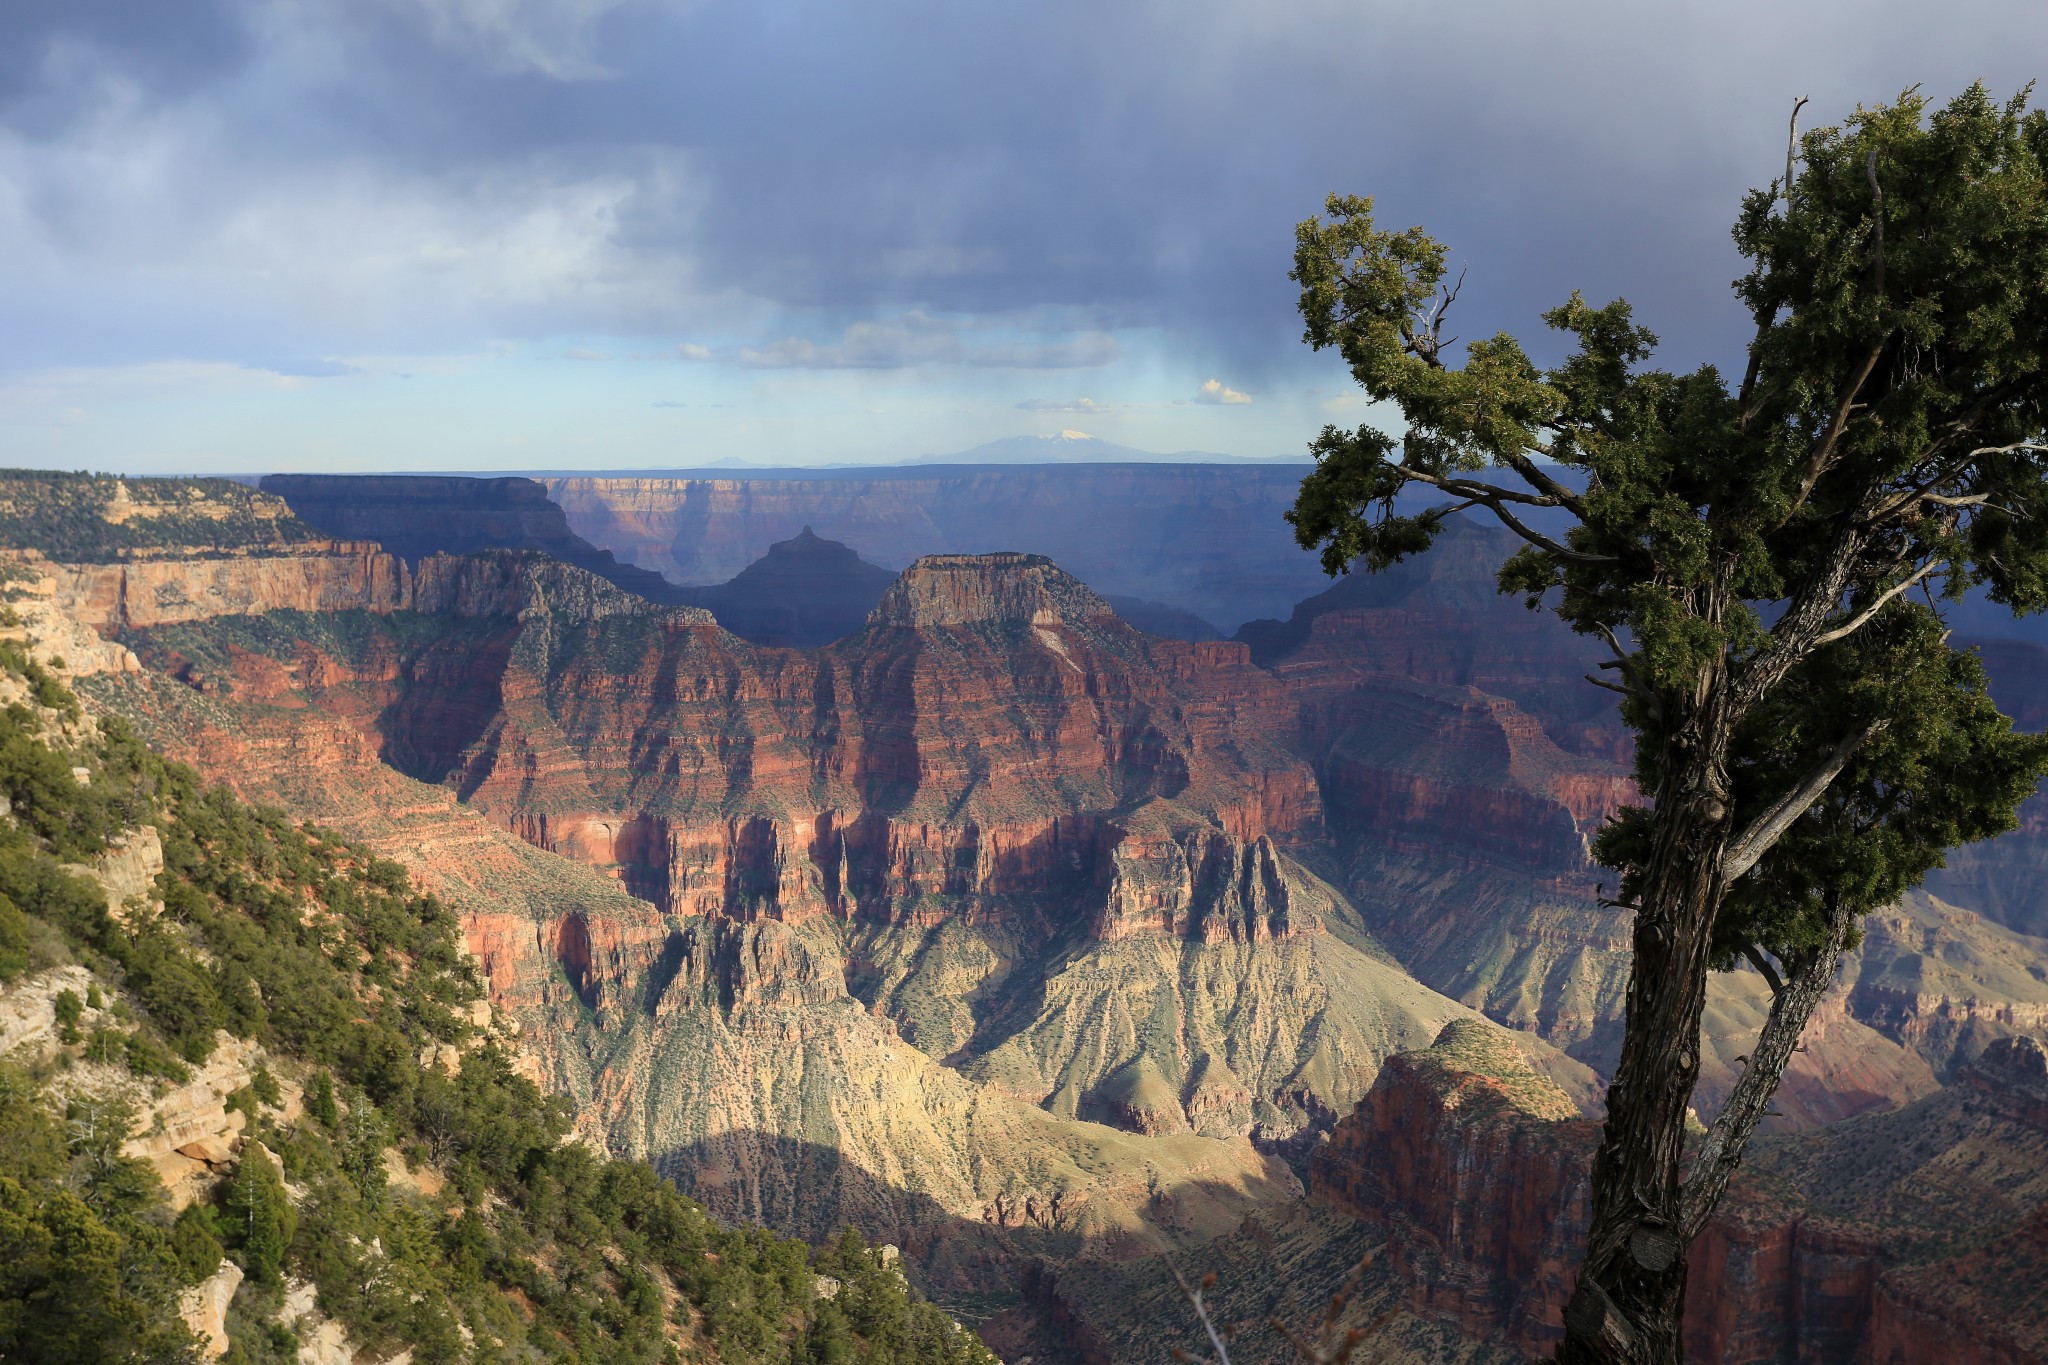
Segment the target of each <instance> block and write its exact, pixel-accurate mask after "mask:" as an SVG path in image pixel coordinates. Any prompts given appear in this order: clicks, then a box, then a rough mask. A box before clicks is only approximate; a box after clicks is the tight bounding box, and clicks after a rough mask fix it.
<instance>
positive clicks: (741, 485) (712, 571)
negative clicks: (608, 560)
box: [547, 465, 1323, 630]
mask: <svg viewBox="0 0 2048 1365" xmlns="http://www.w3.org/2000/svg"><path fill="white" fill-rule="evenodd" d="M1300 480H1301V470H1300V468H1299V467H1287V466H1275V467H1271V468H1265V467H1259V466H1244V465H1086V466H1063V467H1044V466H1013V467H1007V468H1002V467H992V466H978V467H976V466H962V467H951V468H948V467H933V468H923V469H863V470H815V471H802V472H798V471H782V472H775V473H762V474H747V475H735V474H732V473H727V472H712V471H704V472H699V473H692V472H688V471H683V472H679V473H678V474H677V475H675V476H673V477H653V476H649V477H639V478H552V479H549V480H547V487H548V491H549V493H550V495H551V496H552V497H553V498H554V500H555V501H556V502H557V503H558V504H560V506H561V508H562V510H563V511H564V512H565V513H566V514H567V516H568V520H569V524H570V526H572V527H573V528H574V529H575V531H576V533H577V534H578V535H581V536H582V537H583V538H584V539H586V540H588V541H590V542H591V543H592V544H595V545H598V546H601V547H603V548H604V549H607V550H610V551H611V552H612V553H613V554H615V555H617V556H618V557H619V558H620V559H622V560H624V561H626V562H628V563H632V564H639V565H642V566H644V567H646V568H650V569H654V570H656V571H658V572H660V573H662V574H664V575H666V576H667V577H668V578H670V579H671V580H673V581H675V582H678V583H691V584H709V583H718V582H722V581H724V580H726V579H729V578H731V577H732V576H733V575H734V574H737V573H738V572H740V571H741V570H742V569H744V568H745V567H746V566H747V565H749V564H751V563H753V562H754V561H755V560H757V559H759V558H761V556H762V555H763V554H764V553H766V552H767V549H768V547H769V546H770V545H772V544H774V543H775V542H777V541H780V540H787V539H788V538H789V537H791V536H793V535H795V534H797V532H798V530H799V528H801V527H803V526H805V525H809V526H812V527H814V528H816V531H817V534H818V535H820V536H823V537H824V538H826V539H828V540H836V541H840V542H843V543H844V544H847V545H850V546H852V547H853V548H854V550H855V551H857V552H858V553H859V554H860V556H861V557H862V558H863V559H866V560H868V561H869V562H871V563H875V564H881V565H883V566H885V567H888V568H892V569H894V568H902V567H903V566H905V565H907V564H909V563H910V562H911V561H912V560H913V559H916V558H917V557H919V556H920V555H929V554H971V553H983V552H989V551H996V550H1009V549H1017V548H1024V549H1028V550H1032V551H1035V552H1037V553H1040V554H1045V555H1049V556H1051V557H1052V558H1053V559H1055V560H1057V561H1058V562H1059V563H1060V564H1061V565H1062V566H1063V567H1064V568H1066V569H1067V570H1068V571H1069V572H1071V573H1073V574H1074V575H1075V576H1076V577H1078V578H1080V579H1081V580H1083V581H1084V582H1087V583H1090V584H1093V585H1094V586H1095V587H1096V588H1097V589H1098V590H1099V591H1102V592H1105V593H1115V594H1119V595H1123V596H1129V597H1136V598H1144V599H1150V600H1152V601H1155V602H1162V603H1166V604H1168V605H1169V606H1171V607H1174V608H1176V609H1178V610H1181V611H1187V612H1193V613H1194V614H1195V615H1196V616H1198V617H1200V618H1202V619H1203V620H1205V621H1211V622H1215V623H1216V624H1217V625H1219V626H1221V627H1223V628H1224V629H1225V630H1229V629H1233V628H1234V627H1235V626H1236V624H1237V623H1238V622H1240V621H1244V620H1248V619H1250V618H1252V617H1257V616H1273V615H1277V614H1279V613H1281V612H1284V611H1286V610H1287V608H1288V607H1289V606H1290V605H1291V604H1293V603H1294V602H1296V601H1298V600H1299V599H1300V598H1302V597H1304V596H1306V595H1307V594H1309V593H1311V592H1314V591H1316V590H1317V589H1318V588H1319V587H1321V586H1322V582H1323V579H1322V575H1321V573H1320V572H1319V571H1318V570H1317V568H1316V565H1315V561H1314V560H1313V559H1312V558H1311V557H1310V556H1308V555H1304V554H1303V553H1302V552H1301V550H1300V548H1299V547H1297V546H1296V545H1295V544H1294V537H1293V532H1292V530H1291V529H1290V528H1289V527H1288V525H1287V523H1286V522H1285V521H1284V520H1283V518H1282V514H1283V513H1284V512H1285V511H1286V510H1287V508H1288V507H1289V506H1290V505H1291V504H1292V502H1293V500H1294V491H1295V488H1296V486H1297V485H1298V484H1299V483H1300Z"/></svg>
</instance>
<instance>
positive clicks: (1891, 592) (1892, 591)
mask: <svg viewBox="0 0 2048 1365" xmlns="http://www.w3.org/2000/svg"><path fill="white" fill-rule="evenodd" d="M1945 562H1946V561H1944V560H1939V559H1930V560H1929V561H1927V563H1925V564H1922V565H1921V566H1920V567H1919V568H1918V569H1916V570H1914V571H1913V572H1912V573H1911V574H1909V575H1907V576H1906V577H1905V578H1904V579H1902V580H1901V581H1900V582H1898V583H1896V584H1894V585H1892V586H1891V587H1889V588H1887V589H1885V591H1884V592H1883V593H1882V594H1880V595H1879V596H1878V599H1877V600H1876V601H1875V602H1872V603H1871V604H1870V605H1869V606H1867V607H1865V608H1864V609H1863V610H1862V611H1860V612H1858V613H1857V614H1856V616H1855V617H1854V618H1853V619H1852V620H1849V621H1846V622H1844V623H1843V624H1841V625H1839V626H1837V627H1835V629H1833V630H1830V631H1827V632H1825V633H1824V634H1821V635H1818V636H1816V637H1815V638H1814V641H1813V646H1814V648H1816V649H1818V648H1819V647H1820V646H1822V645H1831V644H1833V643H1834V642H1835V641H1837V640H1844V639H1847V638H1848V637H1849V636H1851V635H1854V634H1855V633H1856V632H1857V631H1859V630H1861V629H1862V628H1863V627H1864V626H1866V625H1868V624H1870V621H1871V618H1872V617H1874V616H1876V615H1877V614H1878V613H1879V612H1881V611H1883V610H1884V609H1885V607H1886V606H1888V605H1889V604H1890V603H1891V602H1892V600H1893V599H1894V598H1897V597H1899V596H1900V595H1901V594H1903V593H1907V592H1910V591H1911V590H1912V587H1913V585H1914V584H1915V583H1918V582H1920V581H1922V580H1923V579H1925V578H1927V577H1928V576H1929V575H1931V574H1933V573H1934V571H1935V570H1937V569H1939V568H1940V567H1941V566H1942V565H1943V564H1944V563H1945Z"/></svg>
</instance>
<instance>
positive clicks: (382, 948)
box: [0, 642, 993, 1365]
mask: <svg viewBox="0 0 2048 1365" xmlns="http://www.w3.org/2000/svg"><path fill="white" fill-rule="evenodd" d="M0 708H4V709H0V798H4V799H0V1360H6V1361H24V1362H26V1361H52V1362H55V1361H66V1362H98V1361H106V1362H115V1361H123V1362H127V1361H136V1362H140V1361H175V1360H187V1359H199V1358H203V1357H204V1356H217V1355H220V1354H222V1352H223V1351H224V1352H225V1355H226V1358H227V1359H228V1360H230V1361H234V1362H248V1365H255V1363H256V1362H269V1361H289V1360H295V1359H301V1358H307V1359H318V1360H321V1361H341V1360H351V1359H353V1360H360V1361H389V1360H393V1359H402V1358H406V1357H405V1353H406V1352H408V1351H409V1352H410V1357H409V1358H410V1360H411V1361H412V1362H414V1365H428V1362H442V1361H448V1362H456V1361H476V1362H484V1361H511V1360H552V1361H565V1362H566V1361H576V1362H599V1361H603V1362H614V1361H616V1362H643V1361H644V1362H655V1361H680V1360H699V1361H707V1362H714V1361H715V1362H769V1361H776V1362H783V1361H788V1362H809V1361H818V1362H825V1361H832V1362H853V1361H873V1362H913V1361H914V1362H963V1363H965V1362H975V1361H988V1360H992V1359H993V1357H992V1356H990V1355H989V1354H988V1352H987V1351H986V1350H985V1349H984V1348H983V1347H982V1346H981V1344H980V1343H979V1341H977V1340H976V1339H975V1338H974V1337H973V1336H972V1334H970V1333H968V1332H965V1331H963V1330H961V1329H960V1328H958V1327H957V1326H956V1325H954V1324H953V1323H952V1322H951V1321H950V1320H949V1319H947V1318H946V1317H945V1316H944V1315H943V1314H941V1313H940V1312H939V1311H938V1310H937V1309H935V1308H933V1307H932V1306H930V1305H929V1304H926V1303H923V1302H921V1301H919V1300H918V1299H917V1298H916V1297H915V1295H914V1294H913V1293H912V1291H911V1290H910V1289H909V1287H908V1285H907V1284H906V1282H905V1281H904V1279H903V1277H902V1276H901V1275H900V1274H899V1273H898V1272H897V1270H896V1269H895V1268H894V1265H893V1256H892V1255H890V1254H889V1253H888V1252H887V1249H875V1250H871V1249H869V1248H867V1247H865V1246H864V1245H863V1244H862V1242H861V1240H860V1237H859V1235H858V1234H857V1233H855V1232H852V1231H849V1232H847V1233H846V1234H845V1235H844V1236H843V1237H842V1238H841V1239H840V1240H839V1241H837V1242H836V1243H834V1244H832V1245H830V1246H828V1247H826V1248H824V1249H821V1250H817V1251H813V1250H811V1249H809V1248H807V1247H805V1246H804V1245H803V1244H802V1243H800V1242H797V1241H794V1240H792V1239H789V1238H786V1237H782V1236H778V1235H775V1234H772V1233H768V1232H764V1231H761V1230H759V1229H752V1228H724V1227H720V1226H718V1225H717V1224H716V1223H714V1222H713V1221H712V1220H711V1219H709V1218H708V1217H707V1216H706V1215H705V1214H704V1212H703V1211H702V1210H701V1209H700V1208H698V1207H697V1206H696V1205H695V1204H694V1203H692V1202H691V1201H690V1200H688V1199H686V1198H684V1197H683V1196H682V1195H680V1194H679V1193H677V1192H676V1191H675V1189H674V1188H673V1187H671V1186H670V1185H668V1184H667V1183H665V1182H664V1181H663V1180H661V1179H660V1178H659V1177H658V1176H657V1175H656V1174H655V1173H654V1172H653V1171H652V1170H651V1169H650V1168H649V1167H647V1166H646V1165H644V1164H641V1163H637V1162H628V1161H612V1160H607V1159H606V1158H605V1157H604V1156H603V1155H601V1154H599V1153H597V1152H595V1151H594V1150H592V1149H591V1148H590V1147H589V1146H587V1145H585V1144H583V1143H581V1142H578V1141H575V1140H570V1139H568V1138H567V1135H568V1133H569V1114H568V1109H567V1106H566V1105H565V1103H564V1102H562V1101H560V1100H558V1099H556V1098H554V1097H551V1096H548V1095H545V1094H543V1093H542V1092H541V1091H540V1090H539V1089H537V1088H536V1087H535V1085H534V1084H533V1083H532V1082H531V1081H529V1080H528V1079H526V1078H525V1077H524V1076H522V1075H521V1074H520V1072H521V1065H520V1062H519V1059H518V1057H517V1054H516V1045H515V1044H514V1043H513V1041H512V1040H511V1039H510V1038H508V1037H507V1036H505V1034H504V1033H503V1031H502V1030H500V1029H499V1028H497V1027H496V1026H494V1025H493V1024H492V1023H491V1018H490V1011H489V1008H488V1006H486V1005H484V1004H483V1002H482V992H481V990H480V988H479V985H478V983H477V980H476V979H475V976H474V974H473V972H472V969H471V967H470V964H469V962H468V961H467V959H466V958H465V957H464V955H463V953H462V952H461V950H460V948H459V946H458V938H457V934H456V928H455V923H454V919H453V916H452V915H451V914H450V912H449V911H448V910H447V909H446V908H445V907H444V906H443V905H442V904H441V903H440V902H439V901H438V900H436V898H434V897H433V896H431V895H426V894H421V893H419V892H418V891H416V890H415V889H414V888H413V887H412V885H411V884H410V883H409V882H408V879H407V877H406V875H405V873H404V872H403V870H402V869H400V868H399V867H398V866H397V865H396V864H394V863H391V862H388V861H385V860H382V859H379V858H376V857H374V856H371V855H370V854H369V853H368V852H367V851H366V850H364V849H363V848H361V847H360V846H357V845H353V844H351V843H349V842H347V841H345V840H343V839H342V838H340V837H339V836H337V835H334V834H332V833H330V832H327V831H323V830H321V829H318V828H314V827H311V826H301V825H298V824H295V823H294V822H293V821H292V820H290V819H289V818H287V817H286V816H285V815H284V814H282V813H281V812H278V811H275V810H267V809H259V808H255V807H252V806H249V805H247V804H244V803H243V802H242V801H240V800H239V799H237V798H236V797H235V796H233V795H232V794H230V793H229V792H228V791H227V790H225V789H224V788H219V787H206V786H204V785H202V784H201V783H200V782H199V780H198V779H197V778H196V776H195V775H194V774H193V773H192V772H191V771H190V770H189V769H186V768H183V767H180V766H177V765H173V764H170V763H167V762H165V761H164V760H162V759H161V758H160V757H158V756H157V755H156V754H154V753H152V752H151V751H150V750H149V749H147V748H146V747H144V746H143V745H142V744H140V743H139V742H138V741H137V740H136V739H135V738H134V737H133V736H132V735H131V734H130V733H129V732H128V731H127V730H126V729H125V728H124V727H123V726H121V725H120V724H119V722H118V721H113V720H108V721H106V722H104V723H101V722H98V721H96V720H95V719H94V718H93V717H90V716H88V715H86V714H85V713H84V712H82V711H81V709H80V707H79V704H78V702H77V701H76V700H75V698H74V697H73V696H72V694H71V693H70V692H69V691H68V690H67V689H66V688H65V687H64V686H63V685H62V684H61V683H60V682H59V681H58V680H57V678H56V677H55V676H53V675H52V674H51V673H50V672H49V671H47V670H46V669H44V668H42V667H40V666H39V665H38V664H36V663H34V662H32V661H31V660H30V658H29V657H28V655H27V654H26V653H25V652H24V651H23V650H22V649H21V647H20V646H19V645H18V644H15V643H13V642H8V643H6V644H5V645H4V646H0ZM159 844H160V847H161V870H160V871H159V870H156V864H157V861H158V860H157V858H156V856H155V851H156V849H157V848H158V846H159ZM151 872H154V876H153V877H151V876H149V875H148V874H150V873H151ZM223 1077H225V1078H226V1079H225V1080H223V1079H222V1078H223ZM209 1081H210V1082H211V1083H212V1084H213V1086H214V1087H215V1089H216V1090H218V1089H219V1088H220V1087H221V1086H224V1085H225V1086H230V1087H231V1088H229V1089H228V1090H227V1092H226V1094H225V1095H224V1096H223V1097H221V1098H220V1102H219V1103H218V1106H217V1108H215V1109H213V1110H212V1111H211V1112H213V1113H214V1114H215V1115H216V1116H217V1118H218V1120H219V1122H218V1127H219V1129H220V1131H219V1132H217V1133H212V1134H205V1133H200V1134H198V1135H197V1136H193V1137H192V1140H190V1141H185V1140H184V1139H185V1138H186V1137H187V1136H188V1130H189V1129H190V1128H191V1127H192V1125H193V1122H194V1118H195V1114H196V1115H198V1117H199V1119H200V1120H201V1121H202V1126H203V1119H204V1114H205V1112H206V1111H207V1110H206V1105H205V1104H204V1103H195V1101H194V1098H193V1097H194V1095H195V1094H197V1095H199V1096H200V1097H201V1098H202V1099H207V1098H211V1097H212V1096H211V1092H208V1091H207V1089H206V1086H207V1083H208V1082H209ZM236 1081H239V1082H240V1083H239V1084H233V1083H234V1082H236ZM173 1142H176V1143H178V1144H179V1145H177V1146H176V1147H171V1146H169V1145H168V1144H171V1143H173ZM302 1349H303V1350H305V1351H306V1352H307V1353H308V1354H307V1355H305V1356H302V1355H301V1351H302Z"/></svg>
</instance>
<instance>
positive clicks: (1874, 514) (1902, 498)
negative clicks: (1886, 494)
mask: <svg viewBox="0 0 2048 1365" xmlns="http://www.w3.org/2000/svg"><path fill="white" fill-rule="evenodd" d="M2020 450H2031V451H2033V452H2034V453H2035V454H2037V455H2048V445H2043V444H2042V443H2041V442H2039V441H2014V442H2013V443H2012V444H2011V445H2002V446H1978V447H1977V448H1976V449H1975V450H1972V451H1970V452H1969V453H1968V454H1966V455H1958V456H1957V457H1956V458H1955V459H1954V460H1952V461H1950V462H1949V463H1948V464H1946V465H1943V466H1942V467H1941V469H1939V470H1937V471H1936V472H1935V473H1934V474H1932V475H1930V476H1928V478H1927V479H1926V480H1925V481H1923V482H1921V483H1918V484H1915V485H1914V486H1913V487H1911V488H1909V489H1907V490H1906V491H1905V492H1903V493H1900V494H1898V495H1897V496H1896V497H1893V498H1891V499H1890V500H1889V501H1887V502H1884V503H1881V504H1879V505H1878V506H1877V507H1876V508H1874V509H1873V510H1872V511H1871V512H1870V513H1869V514H1868V515H1867V516H1865V517H1864V520H1865V521H1866V522H1868V523H1870V524H1871V525H1876V524H1877V523H1879V522H1882V521H1885V520H1887V519H1888V518H1890V517H1893V516H1896V515H1897V514H1898V513H1900V512H1902V511H1904V510H1905V509H1906V508H1908V507H1911V506H1912V505H1913V504H1914V503H1916V502H1926V501H1929V500H1930V499H1932V500H1935V501H1940V500H1941V499H1940V498H1939V497H1938V496H1937V495H1936V494H1935V492H1934V490H1935V489H1937V488H1939V487H1941V486H1942V485H1943V484H1945V483H1947V482H1948V481H1949V480H1950V479H1953V478H1956V477H1958V476H1959V475H1961V474H1962V473H1963V471H1964V470H1966V469H1968V468H1969V467H1970V464H1971V462H1972V461H1975V460H1981V459H1983V458H1984V457H1985V456H1986V455H2010V454H2012V453H2013V452H2015V451H2020ZM1958 505H1960V504H1958Z"/></svg>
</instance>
